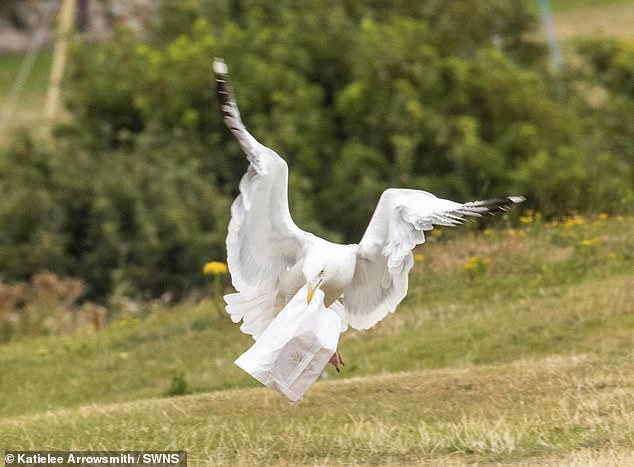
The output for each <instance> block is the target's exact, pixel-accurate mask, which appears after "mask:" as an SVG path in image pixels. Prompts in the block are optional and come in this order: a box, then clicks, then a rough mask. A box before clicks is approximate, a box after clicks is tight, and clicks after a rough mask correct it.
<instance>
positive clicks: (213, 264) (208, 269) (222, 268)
mask: <svg viewBox="0 0 634 467" xmlns="http://www.w3.org/2000/svg"><path fill="white" fill-rule="evenodd" d="M227 272H229V268H228V267H227V264H226V263H223V262H221V261H210V262H209V263H206V264H205V265H204V266H203V273H204V274H212V275H214V276H219V275H220V274H226V273H227Z"/></svg>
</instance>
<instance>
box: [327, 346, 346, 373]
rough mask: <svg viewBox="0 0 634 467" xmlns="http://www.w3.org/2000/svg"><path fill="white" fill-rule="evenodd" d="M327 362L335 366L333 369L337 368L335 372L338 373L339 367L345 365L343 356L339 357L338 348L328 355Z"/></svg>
mask: <svg viewBox="0 0 634 467" xmlns="http://www.w3.org/2000/svg"><path fill="white" fill-rule="evenodd" d="M328 363H331V364H332V366H334V367H335V370H337V373H339V369H340V368H341V367H342V366H344V365H345V363H344V362H343V358H341V354H340V353H339V350H336V351H335V353H333V354H332V357H330V360H328Z"/></svg>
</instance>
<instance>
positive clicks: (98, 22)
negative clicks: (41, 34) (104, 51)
mask: <svg viewBox="0 0 634 467" xmlns="http://www.w3.org/2000/svg"><path fill="white" fill-rule="evenodd" d="M76 1H77V12H76V29H77V30H78V31H81V32H82V33H83V34H85V35H86V36H87V37H88V38H89V39H93V40H94V39H100V38H103V37H107V36H108V35H109V34H110V33H111V32H112V30H113V28H114V27H116V26H117V25H124V26H127V27H129V28H131V29H132V30H135V31H138V32H143V31H144V30H145V29H146V28H147V27H148V25H149V24H150V23H151V21H152V20H153V19H154V17H155V14H156V12H157V9H158V5H159V2H160V0H76ZM60 4H61V0H0V53H16V52H21V51H24V50H26V49H27V48H28V47H29V44H30V43H31V42H32V40H33V37H34V35H35V32H36V31H37V29H38V28H40V27H41V25H42V24H45V25H46V28H45V29H46V32H45V37H46V40H47V41H51V40H52V37H53V34H52V24H53V21H52V18H50V17H51V16H52V17H54V15H51V13H57V11H58V10H59V6H60ZM47 15H48V16H49V20H48V21H46V18H47Z"/></svg>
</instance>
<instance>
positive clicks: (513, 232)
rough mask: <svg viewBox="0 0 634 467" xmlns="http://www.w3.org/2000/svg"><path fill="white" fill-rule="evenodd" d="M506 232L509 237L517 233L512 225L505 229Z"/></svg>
mask: <svg viewBox="0 0 634 467" xmlns="http://www.w3.org/2000/svg"><path fill="white" fill-rule="evenodd" d="M506 232H507V233H508V234H509V237H515V235H516V234H517V231H516V230H515V229H514V228H513V227H511V228H510V229H507V230H506Z"/></svg>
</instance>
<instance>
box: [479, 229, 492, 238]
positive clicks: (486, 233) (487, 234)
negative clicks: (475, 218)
mask: <svg viewBox="0 0 634 467" xmlns="http://www.w3.org/2000/svg"><path fill="white" fill-rule="evenodd" d="M492 233H493V230H491V229H484V230H483V231H482V235H484V236H485V237H490V236H491V234H492Z"/></svg>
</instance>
